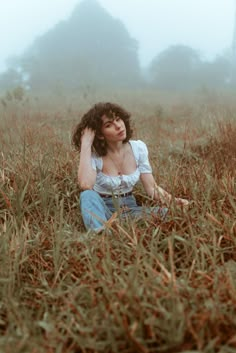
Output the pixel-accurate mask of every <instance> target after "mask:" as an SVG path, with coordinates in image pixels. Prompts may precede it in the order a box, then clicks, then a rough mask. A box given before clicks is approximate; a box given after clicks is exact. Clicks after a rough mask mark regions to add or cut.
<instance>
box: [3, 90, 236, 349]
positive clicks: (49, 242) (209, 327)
mask: <svg viewBox="0 0 236 353" xmlns="http://www.w3.org/2000/svg"><path fill="white" fill-rule="evenodd" d="M114 97H115V95H114ZM116 97H119V98H120V100H122V101H123V102H124V103H127V104H128V105H130V107H129V109H130V110H132V109H131V106H133V111H134V112H135V113H136V114H135V116H136V119H135V126H136V136H135V137H137V138H141V139H144V140H145V141H146V142H147V144H148V145H149V149H150V159H151V161H152V165H153V170H154V174H155V177H156V179H157V181H158V183H159V184H161V185H162V186H164V187H165V188H166V189H168V190H170V191H171V192H173V194H175V195H176V196H180V197H186V198H189V199H191V200H192V201H193V204H192V207H191V209H189V210H188V211H187V212H183V211H181V210H179V209H177V208H175V205H172V206H171V209H170V216H169V218H168V220H167V221H166V222H165V223H160V221H159V220H157V219H154V218H153V219H152V220H149V221H143V222H140V223H138V224H132V223H130V224H119V222H118V221H117V220H116V219H114V221H113V222H110V225H109V227H110V230H111V233H112V236H107V235H106V234H103V235H101V236H97V237H87V238H86V237H85V236H84V235H83V233H84V228H83V225H82V221H81V217H80V211H79V205H78V201H79V188H78V186H77V184H76V168H77V167H76V166H77V163H78V156H77V153H75V152H74V151H72V150H71V146H70V132H71V130H72V127H73V125H74V123H75V121H76V119H77V115H79V114H80V113H81V112H82V111H84V110H85V109H87V105H86V104H84V105H82V103H81V105H80V106H79V107H73V108H72V107H70V109H68V108H67V107H66V106H64V107H61V108H58V109H57V110H54V112H53V109H52V108H51V110H50V112H49V111H47V112H43V109H42V105H40V102H39V101H37V107H36V108H37V109H36V108H35V107H34V109H31V108H30V102H28V103H27V106H26V105H25V104H22V105H21V106H20V107H17V106H16V104H15V103H14V104H15V105H13V104H12V103H11V105H10V104H9V106H7V107H3V110H2V113H1V119H0V144H1V156H0V173H1V174H0V205H1V210H0V240H1V241H0V333H1V335H0V352H1V353H2V352H4V353H12V352H14V353H20V352H22V353H69V352H70V353H95V352H107V353H114V352H124V353H137V352H141V353H143V352H144V353H146V352H168V353H172V352H173V353H176V352H190V351H191V352H196V353H197V352H206V353H211V352H212V353H213V352H221V353H225V352H228V353H231V352H232V353H233V352H235V351H236V336H235V331H236V319H235V318H236V299H235V298H236V252H235V250H236V249H235V246H236V240H235V239H236V238H235V236H236V217H235V215H236V182H235V178H236V175H235V165H236V163H235V162H236V144H235V140H236V121H235V112H236V106H234V105H233V103H230V104H229V102H228V101H227V100H226V101H225V103H224V102H220V103H217V102H213V101H212V99H211V100H209V102H207V101H206V100H205V101H199V100H198V101H197V98H195V99H194V100H192V101H189V102H188V104H187V103H185V102H184V101H183V100H182V99H181V100H180V99H179V101H178V100H177V99H175V101H173V102H174V103H173V104H172V103H171V101H169V102H167V101H165V100H164V99H163V102H164V103H163V104H162V105H158V104H156V96H155V94H154V92H153V93H152V96H151V97H150V95H147V96H145V95H142V96H141V95H140V94H138V93H137V96H136V100H135V94H130V100H129V96H127V94H126V95H125V96H118V95H117V96H116ZM213 103H214V104H213ZM17 104H18V105H20V103H17ZM147 106H148V109H146V108H147ZM135 192H136V195H137V197H138V198H139V201H140V202H141V201H142V202H149V201H148V200H146V197H145V195H144V194H143V192H142V189H141V186H140V185H138V187H137V189H136V191H135Z"/></svg>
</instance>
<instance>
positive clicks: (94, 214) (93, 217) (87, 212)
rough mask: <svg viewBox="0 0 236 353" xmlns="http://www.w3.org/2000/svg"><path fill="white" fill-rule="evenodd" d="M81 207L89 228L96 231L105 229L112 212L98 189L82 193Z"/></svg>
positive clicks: (86, 226)
mask: <svg viewBox="0 0 236 353" xmlns="http://www.w3.org/2000/svg"><path fill="white" fill-rule="evenodd" d="M80 209H81V215H82V218H83V221H84V225H85V228H86V229H87V230H89V229H92V230H94V231H95V232H99V231H101V230H103V229H104V228H105V227H104V223H105V222H106V221H108V219H109V218H110V217H111V216H112V212H111V211H110V210H109V208H108V207H107V206H106V204H105V203H104V200H103V199H102V198H101V196H99V194H98V193H97V192H96V191H93V190H85V191H82V192H81V193H80Z"/></svg>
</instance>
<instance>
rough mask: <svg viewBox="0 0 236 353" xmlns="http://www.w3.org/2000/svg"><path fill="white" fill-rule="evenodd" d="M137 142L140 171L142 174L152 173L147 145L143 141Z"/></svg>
mask: <svg viewBox="0 0 236 353" xmlns="http://www.w3.org/2000/svg"><path fill="white" fill-rule="evenodd" d="M137 142H138V154H139V158H138V169H139V171H140V173H141V174H142V173H152V167H151V165H150V163H149V159H148V149H147V145H146V144H145V143H144V142H143V141H141V140H138V141H137Z"/></svg>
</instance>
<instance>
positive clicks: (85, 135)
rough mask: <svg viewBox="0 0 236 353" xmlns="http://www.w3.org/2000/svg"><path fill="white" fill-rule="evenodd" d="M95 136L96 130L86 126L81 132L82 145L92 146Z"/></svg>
mask: <svg viewBox="0 0 236 353" xmlns="http://www.w3.org/2000/svg"><path fill="white" fill-rule="evenodd" d="M94 137H95V131H94V130H92V129H91V128H89V127H86V128H85V129H84V130H83V132H82V134H81V145H83V146H84V145H87V146H90V147H91V146H92V144H93V141H94Z"/></svg>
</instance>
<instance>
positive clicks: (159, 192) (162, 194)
mask: <svg viewBox="0 0 236 353" xmlns="http://www.w3.org/2000/svg"><path fill="white" fill-rule="evenodd" d="M140 180H141V182H142V184H143V187H144V190H145V191H146V193H147V195H148V196H149V197H151V198H152V199H153V200H156V201H161V202H162V203H165V204H166V205H170V203H171V201H172V200H173V199H174V200H175V202H176V204H177V205H180V206H188V204H189V201H188V200H185V199H181V198H173V197H172V196H171V194H169V193H168V192H167V191H166V190H164V189H163V188H161V187H160V186H158V185H157V184H156V182H155V179H154V177H153V175H152V174H151V173H143V174H141V176H140Z"/></svg>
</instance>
